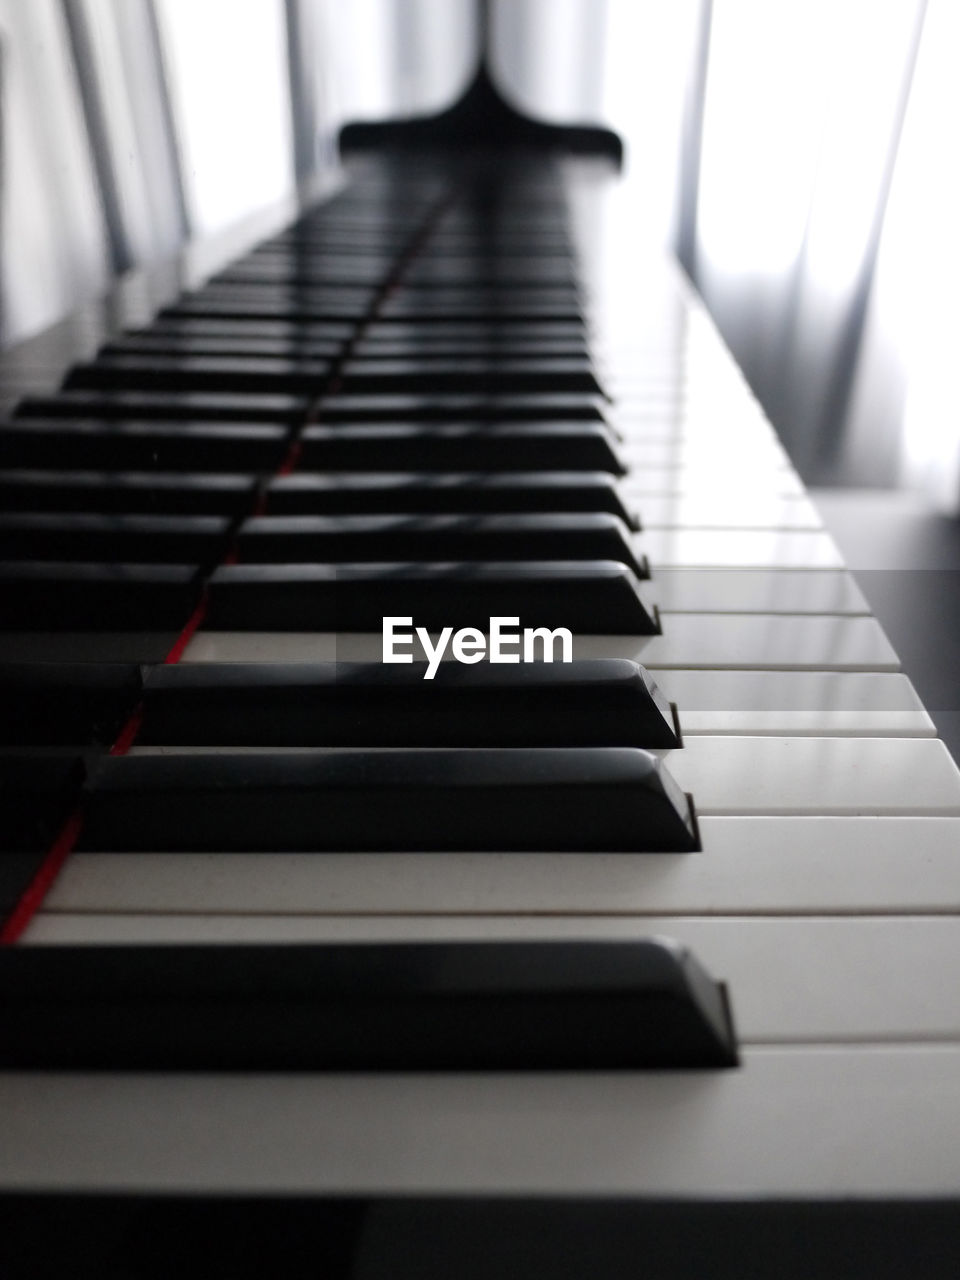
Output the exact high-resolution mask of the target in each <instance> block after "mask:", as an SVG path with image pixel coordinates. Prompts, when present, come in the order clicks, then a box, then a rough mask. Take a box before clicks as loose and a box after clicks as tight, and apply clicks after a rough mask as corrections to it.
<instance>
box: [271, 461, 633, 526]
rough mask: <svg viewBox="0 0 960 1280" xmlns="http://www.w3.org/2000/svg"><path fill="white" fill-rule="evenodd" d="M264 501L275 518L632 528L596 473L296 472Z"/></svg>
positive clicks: (612, 486)
mask: <svg viewBox="0 0 960 1280" xmlns="http://www.w3.org/2000/svg"><path fill="white" fill-rule="evenodd" d="M267 496H268V506H269V510H270V512H271V513H274V514H276V515H362V514H365V513H373V512H384V513H390V512H397V513H404V514H410V515H417V514H424V515H427V514H441V513H445V514H451V515H458V514H464V515H471V514H478V515H480V514H496V513H501V514H504V515H506V514H510V513H519V512H561V511H587V512H589V511H606V512H609V513H610V514H611V515H615V516H619V517H620V519H621V520H623V522H624V523H625V524H626V525H627V526H628V527H629V528H632V529H635V528H637V527H638V526H637V517H636V515H635V514H634V513H633V512H632V511H628V509H627V508H626V506H625V505H624V501H623V496H622V494H621V493H620V490H619V489H618V488H617V485H616V483H615V482H614V480H613V478H612V477H611V476H610V475H608V474H606V473H604V472H602V471H527V472H520V471H518V472H502V473H499V474H498V473H496V472H489V473H485V472H458V473H439V472H438V473H436V474H430V473H422V474H420V475H418V474H416V473H411V472H405V471H394V472H386V473H383V474H381V473H378V472H372V471H371V472H348V471H328V472H326V473H323V474H321V473H319V472H307V471H298V472H296V473H295V474H293V475H288V476H278V477H276V478H275V479H274V480H271V481H270V484H269V485H268V487H267Z"/></svg>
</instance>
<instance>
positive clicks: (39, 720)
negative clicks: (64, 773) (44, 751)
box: [0, 662, 142, 747]
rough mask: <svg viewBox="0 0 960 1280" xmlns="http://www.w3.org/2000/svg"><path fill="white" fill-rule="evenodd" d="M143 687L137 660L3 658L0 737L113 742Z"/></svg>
mask: <svg viewBox="0 0 960 1280" xmlns="http://www.w3.org/2000/svg"><path fill="white" fill-rule="evenodd" d="M141 687H142V686H141V675H140V668H139V666H137V665H135V664H132V663H100V662H63V663H57V662H21V663H15V662H3V663H0V743H2V744H3V745H4V746H17V745H22V746H78V747H83V746H89V745H92V744H94V743H98V744H100V745H101V746H110V744H111V743H112V742H113V741H114V740H115V739H116V737H117V734H118V733H119V732H120V730H121V728H122V727H123V725H124V723H125V722H126V720H127V718H128V717H129V715H130V713H131V712H132V711H133V709H134V707H135V706H136V705H137V703H138V702H139V700H140V694H141Z"/></svg>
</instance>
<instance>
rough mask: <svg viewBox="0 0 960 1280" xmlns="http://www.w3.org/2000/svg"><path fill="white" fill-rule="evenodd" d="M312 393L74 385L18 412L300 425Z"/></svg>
mask: <svg viewBox="0 0 960 1280" xmlns="http://www.w3.org/2000/svg"><path fill="white" fill-rule="evenodd" d="M309 407H310V397H309V396H303V395H283V394H280V393H276V394H272V393H266V392H252V391H247V392H244V393H243V394H242V395H241V394H235V393H230V392H218V391H189V392H185V391H179V392H173V391H164V390H159V391H155V390H146V391H135V390H127V389H125V390H110V389H108V388H97V389H93V390H90V389H73V388H70V389H68V390H65V391H58V392H57V393H56V394H55V395H48V396H40V395H35V396H26V397H25V398H24V399H23V400H21V401H20V402H19V404H18V405H17V409H16V416H17V417H23V418H83V419H90V418H123V419H127V420H136V419H143V418H164V419H167V420H171V421H177V420H182V421H184V422H190V421H203V422H229V423H234V422H272V423H286V424H289V425H292V426H297V425H299V424H300V423H302V422H303V421H304V419H305V418H306V416H307V411H308V409H309Z"/></svg>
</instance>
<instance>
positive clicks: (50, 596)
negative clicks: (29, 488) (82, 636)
mask: <svg viewBox="0 0 960 1280" xmlns="http://www.w3.org/2000/svg"><path fill="white" fill-rule="evenodd" d="M196 576H197V570H196V568H195V566H193V565H151V564H86V563H78V562H59V561H39V562H37V561H27V560H21V561H17V560H5V561H2V562H0V599H2V600H3V611H4V625H5V627H6V629H7V630H8V631H43V630H51V631H111V630H113V631H141V630H143V631H149V630H170V629H173V630H179V629H180V628H181V627H182V626H183V625H184V624H185V623H186V621H187V619H188V618H189V617H190V614H191V612H192V610H193V608H194V605H195V604H196V601H197V598H198V596H199V588H198V586H197V584H196Z"/></svg>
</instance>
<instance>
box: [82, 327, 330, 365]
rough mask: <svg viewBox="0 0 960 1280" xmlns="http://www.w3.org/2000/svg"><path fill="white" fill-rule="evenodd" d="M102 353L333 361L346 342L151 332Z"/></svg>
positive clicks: (110, 345)
mask: <svg viewBox="0 0 960 1280" xmlns="http://www.w3.org/2000/svg"><path fill="white" fill-rule="evenodd" d="M100 350H101V352H102V353H104V354H109V355H119V354H121V353H128V354H129V353H131V352H140V353H146V352H159V353H161V354H164V355H170V356H239V357H243V356H248V355H253V356H281V357H288V358H291V359H296V358H301V357H302V358H304V359H308V360H333V359H335V358H336V357H337V356H339V354H340V352H341V351H342V350H343V343H342V342H337V341H332V340H329V339H323V338H310V337H306V336H304V337H301V338H298V337H296V336H295V335H294V334H291V335H290V336H288V337H268V336H265V335H262V334H260V333H259V332H258V330H256V329H253V330H251V332H249V333H246V334H245V333H239V334H204V333H202V332H201V333H196V334H193V333H190V332H185V333H179V332H176V331H175V332H172V333H171V332H166V331H160V332H156V331H154V330H151V329H148V330H146V331H145V332H141V333H129V334H126V335H125V336H124V337H122V338H117V339H115V340H114V341H113V342H108V343H105V344H104V346H103V347H101V349H100Z"/></svg>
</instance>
